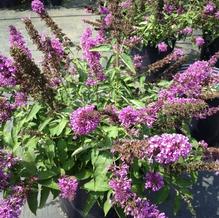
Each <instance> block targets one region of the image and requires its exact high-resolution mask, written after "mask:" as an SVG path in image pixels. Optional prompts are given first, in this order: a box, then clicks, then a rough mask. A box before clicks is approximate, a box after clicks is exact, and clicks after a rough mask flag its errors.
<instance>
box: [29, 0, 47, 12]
mask: <svg viewBox="0 0 219 218" xmlns="http://www.w3.org/2000/svg"><path fill="white" fill-rule="evenodd" d="M31 7H32V10H33V11H34V12H36V13H37V14H43V13H45V7H44V4H43V2H42V1H41V0H33V1H32V2H31Z"/></svg>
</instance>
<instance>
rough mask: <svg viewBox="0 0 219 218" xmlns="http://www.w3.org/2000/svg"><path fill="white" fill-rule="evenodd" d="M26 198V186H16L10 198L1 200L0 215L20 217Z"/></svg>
mask: <svg viewBox="0 0 219 218" xmlns="http://www.w3.org/2000/svg"><path fill="white" fill-rule="evenodd" d="M25 200H26V196H25V190H24V188H23V187H22V186H16V187H14V188H13V193H12V194H11V195H10V196H9V197H8V198H6V199H4V200H1V201H0V217H1V218H19V217H20V215H21V208H22V207H23V205H24V203H25Z"/></svg>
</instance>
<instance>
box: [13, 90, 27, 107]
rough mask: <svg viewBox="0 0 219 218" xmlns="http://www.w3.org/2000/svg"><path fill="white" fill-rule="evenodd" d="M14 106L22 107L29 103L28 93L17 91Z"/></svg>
mask: <svg viewBox="0 0 219 218" xmlns="http://www.w3.org/2000/svg"><path fill="white" fill-rule="evenodd" d="M14 100H15V103H14V106H15V108H16V107H22V106H25V105H26V104H27V95H26V93H24V92H16V93H15V96H14Z"/></svg>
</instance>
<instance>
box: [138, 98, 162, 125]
mask: <svg viewBox="0 0 219 218" xmlns="http://www.w3.org/2000/svg"><path fill="white" fill-rule="evenodd" d="M162 105H163V101H157V102H154V103H151V104H149V105H148V106H147V107H145V108H141V109H139V123H141V124H146V125H147V126H148V127H149V128H151V127H152V125H153V124H154V122H155V121H156V120H157V117H158V112H159V111H160V109H161V108H162Z"/></svg>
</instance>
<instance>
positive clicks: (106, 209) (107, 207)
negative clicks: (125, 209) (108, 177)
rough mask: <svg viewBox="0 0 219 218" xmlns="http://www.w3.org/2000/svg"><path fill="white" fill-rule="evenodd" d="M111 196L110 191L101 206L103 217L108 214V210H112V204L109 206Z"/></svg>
mask: <svg viewBox="0 0 219 218" xmlns="http://www.w3.org/2000/svg"><path fill="white" fill-rule="evenodd" d="M111 194H112V191H111V190H110V191H109V192H108V193H107V199H106V201H105V203H104V205H103V211H104V215H105V216H106V215H107V214H108V212H109V211H110V209H111V208H112V204H111V202H112V201H111V199H110V197H111Z"/></svg>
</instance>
